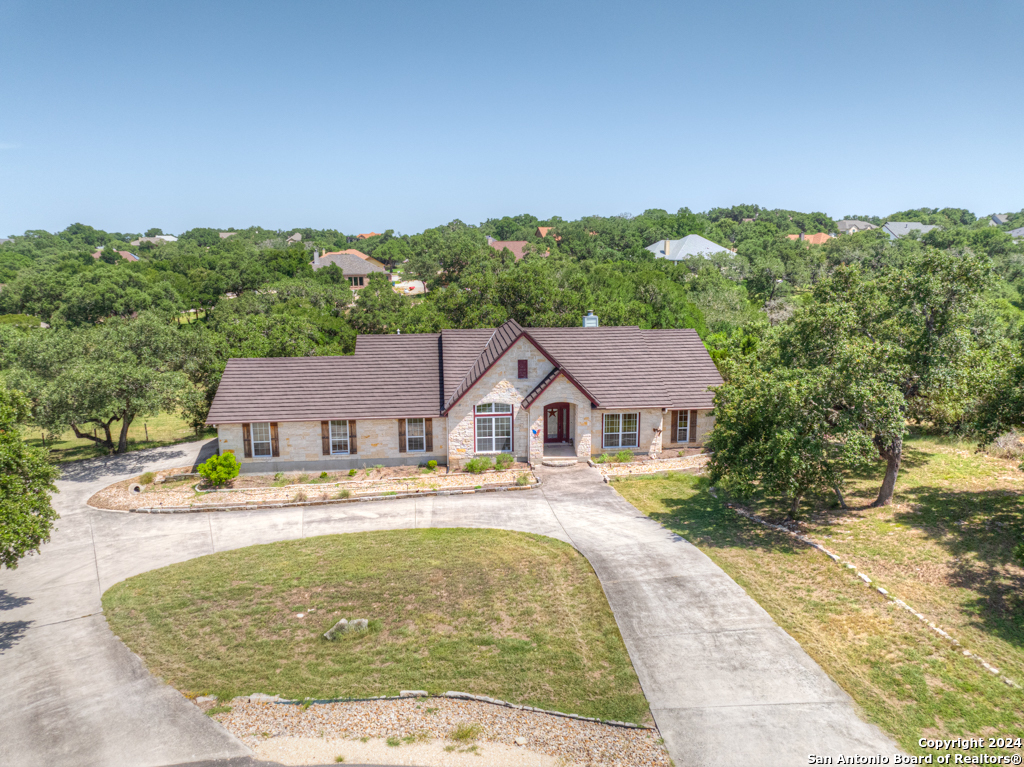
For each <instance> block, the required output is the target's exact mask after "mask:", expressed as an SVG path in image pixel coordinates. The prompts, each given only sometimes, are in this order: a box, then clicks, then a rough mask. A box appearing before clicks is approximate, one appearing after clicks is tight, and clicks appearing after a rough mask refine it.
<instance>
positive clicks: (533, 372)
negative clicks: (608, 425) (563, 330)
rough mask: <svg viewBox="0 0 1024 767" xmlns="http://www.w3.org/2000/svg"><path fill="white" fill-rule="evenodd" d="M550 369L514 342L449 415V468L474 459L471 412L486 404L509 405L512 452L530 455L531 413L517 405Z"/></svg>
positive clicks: (533, 350) (543, 360) (537, 353)
mask: <svg viewBox="0 0 1024 767" xmlns="http://www.w3.org/2000/svg"><path fill="white" fill-rule="evenodd" d="M523 359H524V360H526V362H527V377H526V378H523V379H520V378H519V360H523ZM553 369H554V367H553V365H552V364H551V363H550V362H549V361H548V359H547V357H545V356H544V355H543V354H542V353H541V352H540V351H539V350H538V349H537V347H535V346H534V345H533V344H531V343H530V342H529V341H527V340H526V339H525V338H520V339H519V340H517V341H516V342H515V343H514V344H513V345H512V346H511V347H510V348H509V349H508V350H507V351H506V352H505V354H504V355H502V357H501V358H500V359H499V360H498V361H497V362H496V363H494V365H493V366H491V368H490V370H488V371H487V372H486V373H484V374H483V375H482V376H481V377H480V379H479V380H478V381H477V382H476V383H475V384H473V386H472V387H471V388H470V389H469V391H467V392H466V393H465V394H464V395H463V396H462V399H460V400H459V401H458V402H456V403H455V404H454V405H453V406H452V408H451V410H450V411H449V412H448V428H449V438H448V465H449V466H452V467H453V468H461V467H462V466H463V465H464V464H465V463H466V461H468V460H469V459H471V458H473V457H474V456H475V455H476V443H475V439H476V430H475V425H474V420H475V418H474V413H475V411H474V408H475V407H476V406H477V405H480V404H483V403H486V402H502V403H507V404H510V405H512V452H513V453H515V455H516V456H518V457H519V458H520V459H521V460H526V459H527V457H528V456H529V455H530V452H529V451H530V412H529V411H524V410H523V408H522V407H521V406H520V403H521V402H522V401H523V398H524V397H525V396H526V395H527V394H529V393H530V392H531V391H533V390H534V389H535V388H536V387H537V384H539V383H540V382H541V381H542V380H544V377H545V376H546V375H547V374H548V373H550V372H551V371H552V370H553ZM589 406H590V405H589V403H588V405H587V407H588V408H589ZM534 407H536V405H534ZM435 446H436V443H435Z"/></svg>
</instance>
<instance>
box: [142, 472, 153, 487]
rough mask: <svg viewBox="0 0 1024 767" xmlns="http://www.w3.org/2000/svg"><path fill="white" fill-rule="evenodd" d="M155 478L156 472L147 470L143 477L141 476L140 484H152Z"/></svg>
mask: <svg viewBox="0 0 1024 767" xmlns="http://www.w3.org/2000/svg"><path fill="white" fill-rule="evenodd" d="M154 479H156V474H154V473H153V472H151V471H147V472H146V473H145V474H143V475H142V476H141V477H139V484H140V485H152V484H153V480H154Z"/></svg>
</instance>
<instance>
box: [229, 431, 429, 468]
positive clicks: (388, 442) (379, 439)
mask: <svg viewBox="0 0 1024 767" xmlns="http://www.w3.org/2000/svg"><path fill="white" fill-rule="evenodd" d="M432 427H433V429H432V430H433V435H434V443H433V450H431V451H430V452H429V453H400V452H399V451H398V421H397V419H393V418H380V419H365V420H359V421H356V448H357V452H356V454H355V455H351V454H349V455H324V454H323V440H322V437H321V428H320V422H319V421H292V422H280V423H278V425H277V435H278V444H279V452H280V453H281V455H280V456H278V457H276V458H275V457H268V458H262V457H259V458H257V457H253V458H246V457H245V449H244V445H243V443H242V424H218V425H217V441H218V446H219V448H220V452H221V453H224V452H227V451H228V450H231V451H233V452H234V454H235V457H236V458H237V459H238V460H239V461H240V462H241V463H243V464H246V465H248V464H253V466H252V467H248V466H247V467H246V470H248V471H260V470H261V469H260V468H258V465H260V464H267V465H268V467H270V466H271V465H273V466H279V465H281V464H288V463H295V464H299V463H301V464H302V465H303V467H306V466H311V465H312V464H317V465H320V464H332V463H334V464H336V466H335V468H342V467H348V466H350V465H351V466H352V467H357V466H358V467H361V466H363V465H364V464H366V465H369V466H373V465H374V464H377V463H380V464H383V465H385V466H397V465H402V464H418V463H422V462H425V461H428V460H436V461H438V462H439V463H442V464H443V463H445V456H446V453H447V428H446V419H445V418H434V419H432ZM267 470H268V471H270V470H271V468H268V469H267ZM273 470H274V471H281V470H283V471H287V470H288V469H287V468H285V469H280V468H274V469H273ZM296 470H300V469H299V468H298V467H297V468H296ZM301 470H306V469H304V468H303V469H301ZM320 470H321V471H324V470H330V467H329V466H323V467H321V469H320Z"/></svg>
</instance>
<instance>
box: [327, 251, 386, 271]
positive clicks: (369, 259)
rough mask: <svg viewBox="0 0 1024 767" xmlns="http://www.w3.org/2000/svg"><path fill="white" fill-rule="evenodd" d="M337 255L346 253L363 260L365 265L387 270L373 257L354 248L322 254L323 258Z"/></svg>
mask: <svg viewBox="0 0 1024 767" xmlns="http://www.w3.org/2000/svg"><path fill="white" fill-rule="evenodd" d="M339 253H348V254H351V255H353V256H358V257H359V258H361V259H363V261H366V262H367V263H370V264H376V265H377V266H379V267H380V268H381V269H384V270H386V269H387V267H385V266H384V264H383V262H381V261H378V260H377V259H376V258H374V257H373V256H368V255H366V254H365V253H363V252H362V251H359V250H356V249H355V248H348V249H347V250H332V251H331V252H330V253H324V254H323V257H325V258H326V257H327V256H334V255H337V254H339Z"/></svg>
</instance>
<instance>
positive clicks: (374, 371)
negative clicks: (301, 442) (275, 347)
mask: <svg viewBox="0 0 1024 767" xmlns="http://www.w3.org/2000/svg"><path fill="white" fill-rule="evenodd" d="M438 338H439V335H438V334H437V333H420V334H414V335H406V336H398V335H394V336H359V337H358V339H357V340H356V353H355V355H354V356H351V357H271V358H265V359H230V360H228V363H227V366H226V367H225V369H224V375H223V376H222V377H221V381H220V386H218V387H217V395H216V396H215V397H214V399H213V405H212V406H211V407H210V415H209V416H208V417H207V419H206V422H207V423H208V424H218V423H249V422H252V421H329V420H332V419H345V418H407V417H427V418H429V417H432V416H438V415H440V412H441V397H440V392H439V389H438V382H439V375H438V373H439V371H438V356H439V355H438Z"/></svg>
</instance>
